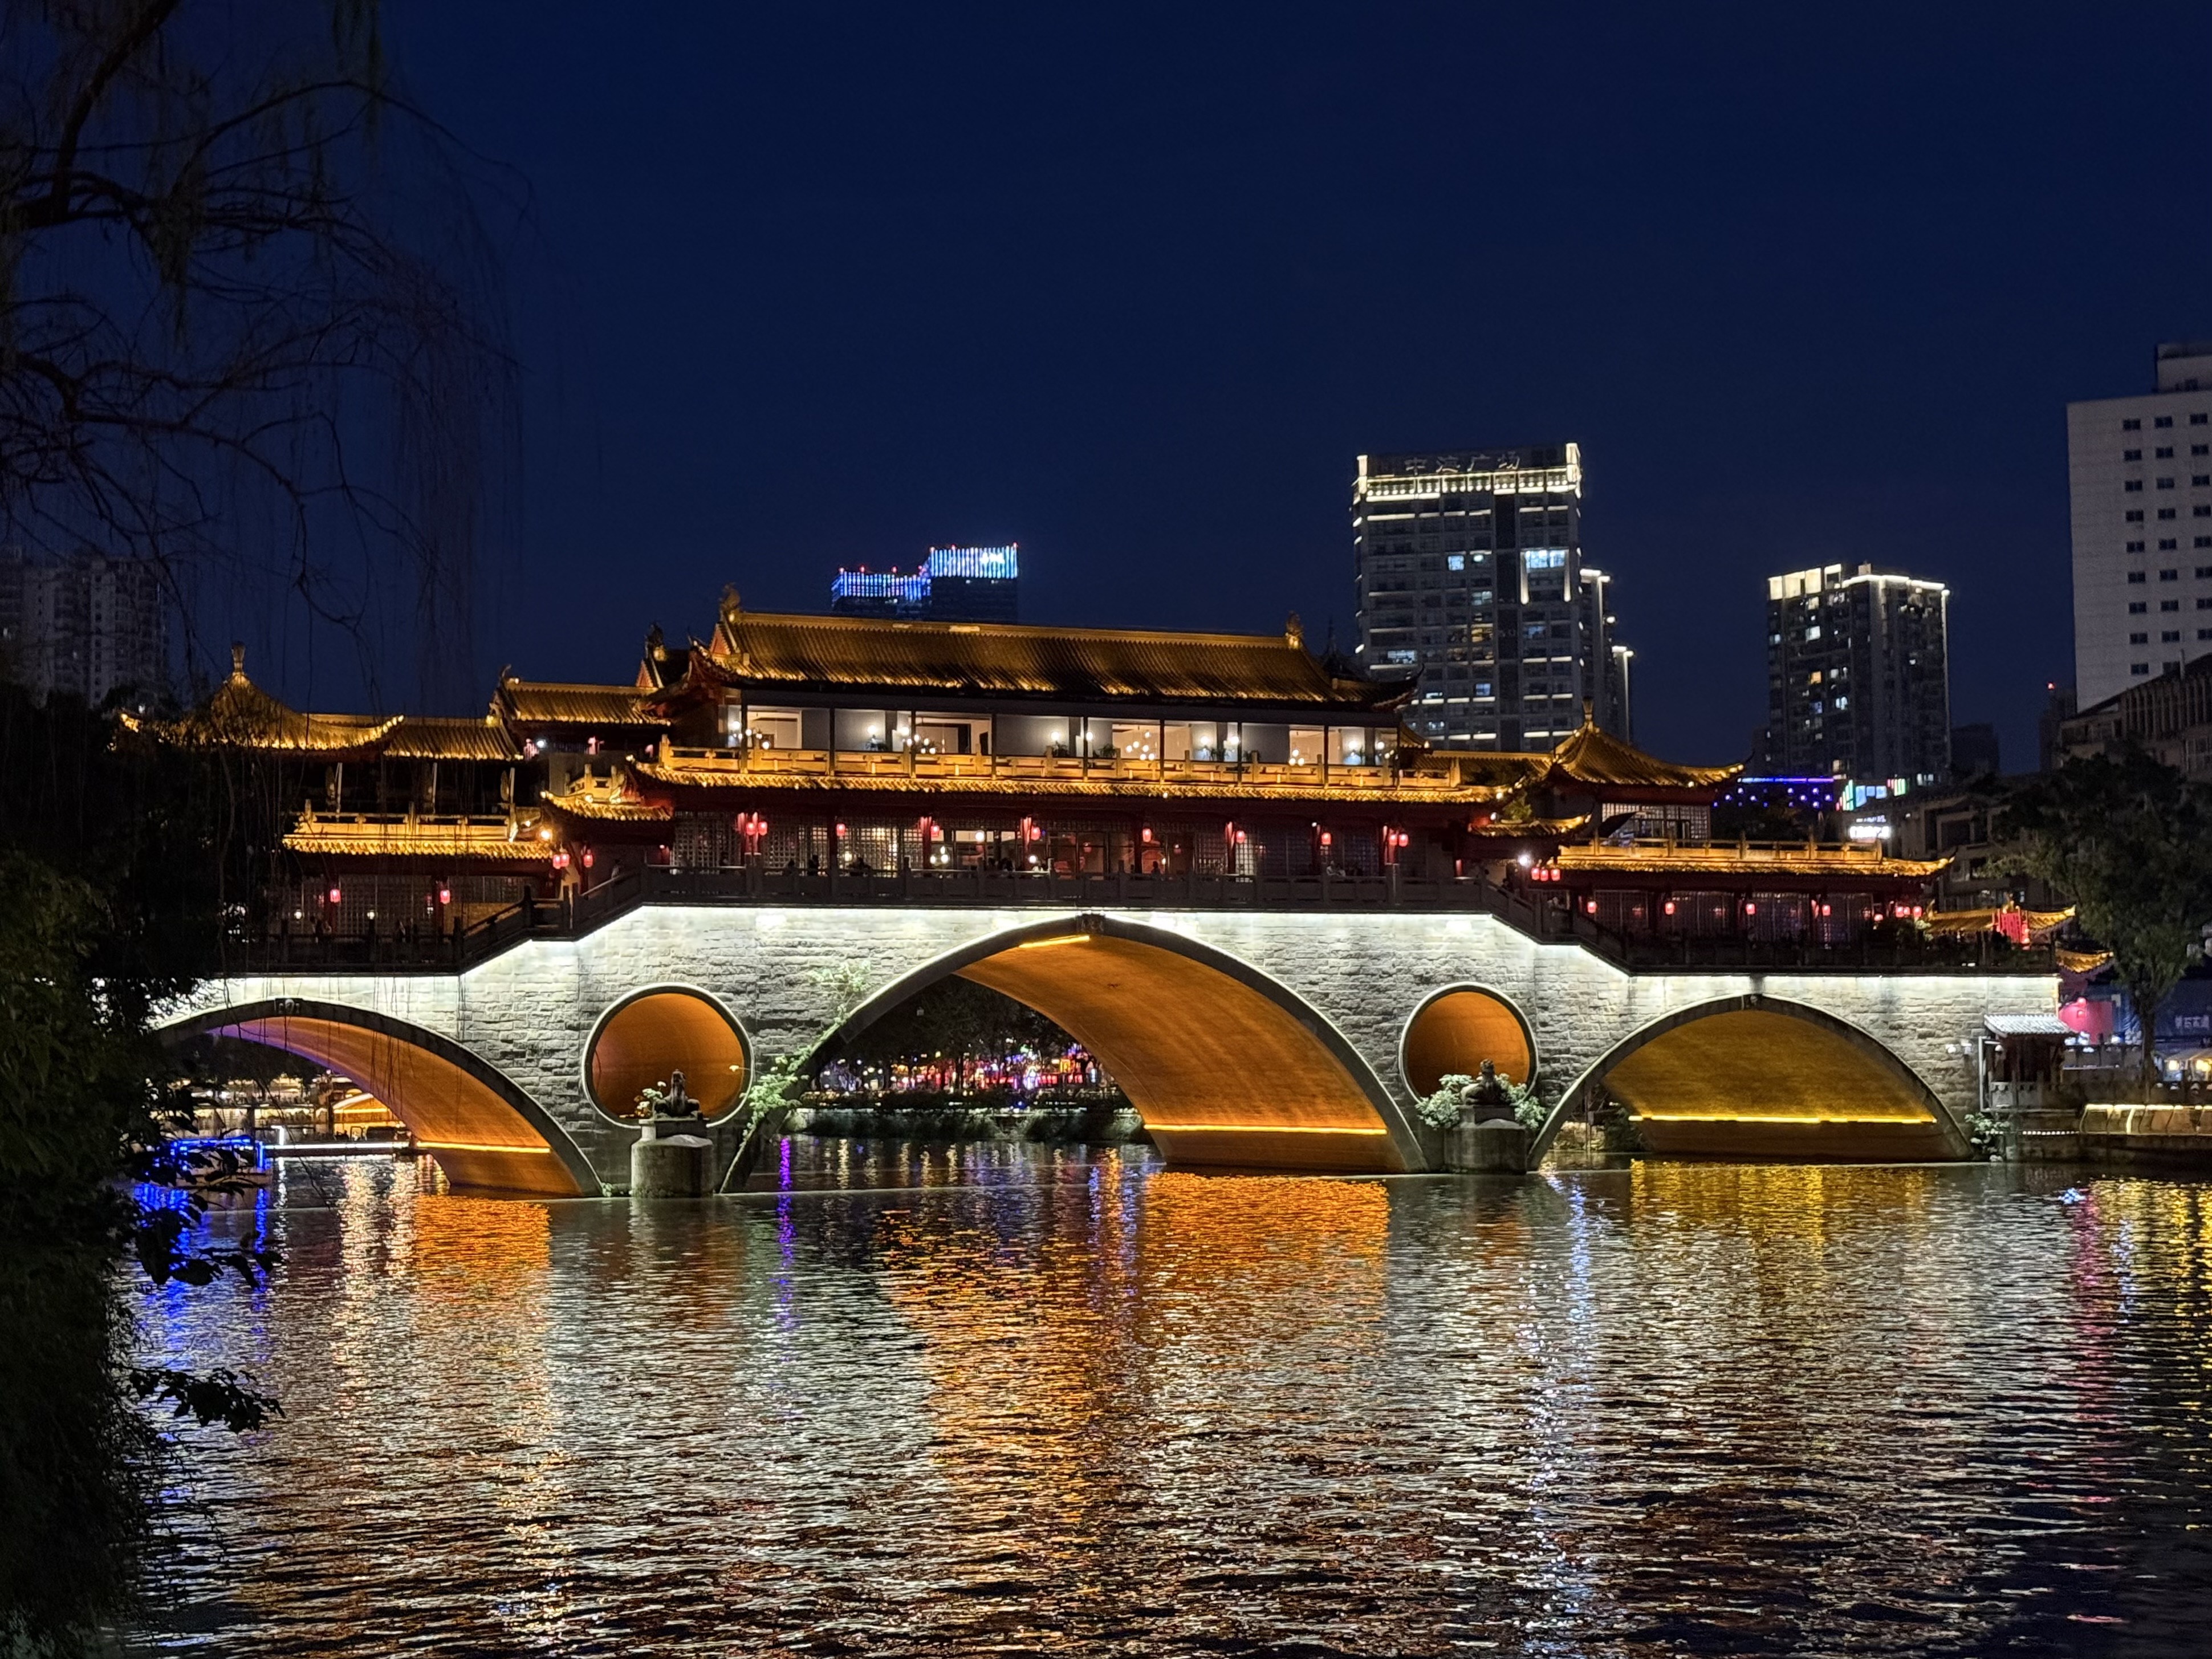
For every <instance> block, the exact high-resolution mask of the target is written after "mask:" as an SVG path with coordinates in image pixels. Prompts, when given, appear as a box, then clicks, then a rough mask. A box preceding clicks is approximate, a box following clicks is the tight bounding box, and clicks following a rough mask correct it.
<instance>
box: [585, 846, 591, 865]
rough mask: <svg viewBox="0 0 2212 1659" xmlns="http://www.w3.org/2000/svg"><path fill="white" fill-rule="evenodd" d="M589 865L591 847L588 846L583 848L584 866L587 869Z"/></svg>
mask: <svg viewBox="0 0 2212 1659" xmlns="http://www.w3.org/2000/svg"><path fill="white" fill-rule="evenodd" d="M591 867H592V849H591V848H588V847H586V848H585V849H584V868H586V870H588V869H590V868H591Z"/></svg>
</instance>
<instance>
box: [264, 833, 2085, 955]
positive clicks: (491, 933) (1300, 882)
mask: <svg viewBox="0 0 2212 1659" xmlns="http://www.w3.org/2000/svg"><path fill="white" fill-rule="evenodd" d="M646 904H661V905H702V906H708V905H740V904H750V905H770V906H773V905H792V906H794V907H803V908H813V907H822V906H843V905H852V906H863V905H892V904H896V905H906V906H915V905H943V906H947V907H957V908H976V907H981V908H992V909H1022V908H1037V909H1058V910H1077V909H1132V908H1133V909H1170V910H1172V909H1194V910H1269V911H1287V912H1293V913H1295V912H1299V911H1305V910H1331V911H1339V910H1342V911H1357V910H1374V911H1385V910H1390V911H1416V912H1422V911H1425V912H1431V913H1442V914H1455V915H1492V916H1495V917H1497V918H1498V920H1499V921H1503V922H1504V923H1505V924H1506V925H1507V926H1509V927H1513V928H1515V929H1516V931H1518V932H1520V933H1524V934H1526V935H1528V937H1530V938H1532V939H1538V940H1541V941H1545V942H1547V943H1552V942H1556V943H1562V944H1574V945H1580V946H1582V947H1583V949H1585V950H1588V951H1591V952H1593V953H1594V954H1595V955H1597V956H1600V957H1603V958H1605V959H1606V960H1607V961H1609V962H1612V963H1616V964H1617V965H1619V966H1620V967H1623V968H1626V969H1663V968H1691V969H1708V970H1724V969H1827V970H1838V971H1850V970H1857V969H1878V970H1881V971H1885V972H1911V971H1915V970H1920V971H1929V972H1956V971H1959V970H1960V969H1986V970H1991V971H2000V972H2026V973H2050V972H2052V971H2055V964H2054V963H2053V960H2052V957H2051V952H2050V951H2048V950H2046V949H2034V948H2031V949H2020V948H2017V947H2012V946H2010V945H2006V944H2004V943H2003V942H2002V941H1999V940H1998V939H1996V936H1995V935H1970V936H1966V937H1964V938H1960V937H1955V936H1954V937H1948V938H1938V939H1921V938H1918V937H1917V936H1915V935H1911V934H1907V935H1905V936H1902V937H1900V938H1896V939H1860V940H1857V941H1852V942H1850V943H1845V944H1838V945H1820V944H1819V943H1817V942H1816V941H1813V940H1809V939H1773V940H1768V939H1699V938H1692V937H1690V936H1688V935H1676V934H1661V935H1650V934H1644V935H1624V934H1622V933H1618V932H1615V931H1614V930H1613V929H1611V928H1608V927H1604V926H1602V925H1601V924H1600V923H1599V922H1598V921H1597V920H1596V919H1595V917H1592V916H1589V915H1584V914H1583V913H1582V912H1580V911H1578V910H1577V909H1574V908H1571V907H1570V906H1566V905H1562V904H1559V903H1557V902H1547V898H1545V897H1542V896H1530V895H1528V894H1526V893H1522V892H1517V891H1515V890H1510V889H1507V888H1502V887H1493V886H1492V885H1491V884H1489V883H1487V882H1485V881H1481V880H1479V879H1461V878H1449V877H1446V878H1431V877H1420V876H1410V875H1406V874H1404V873H1402V872H1399V871H1397V870H1390V871H1388V872H1384V873H1383V874H1380V875H1369V876H1346V875H1318V876H1255V875H1207V874H1200V873H1198V872H1192V873H1189V874H1186V875H1181V876H1166V875H1152V876H1147V875H1139V874H1136V873H1134V872H1128V871H1121V872H1113V873H1109V874H1104V875H1097V874H1089V875H1072V876H1071V875H1059V874H1055V873H1053V872H1048V871H1015V870H987V869H980V868H978V869H969V870H945V871H933V870H932V871H915V870H903V871H898V872H869V873H866V874H856V873H854V872H849V871H836V872H829V871H818V872H809V871H805V870H799V869H793V868H787V869H783V870H769V869H765V868H763V867H762V866H760V865H759V864H758V862H757V861H756V862H755V863H753V864H750V865H747V866H735V867H731V868H726V869H719V870H676V869H670V868H667V867H665V866H653V865H647V866H643V867H641V868H637V869H630V870H624V871H623V872H620V873H618V874H615V875H611V876H610V877H608V878H605V879H604V880H602V881H600V882H599V884H597V885H595V886H593V887H592V888H591V889H589V890H585V891H572V892H570V893H569V894H568V895H566V896H563V897H562V898H560V899H557V900H547V899H524V900H522V901H521V902H519V903H516V904H513V905H509V906H507V908H504V909H501V910H498V911H495V912H493V913H492V914H490V915H486V916H483V917H482V918H480V919H478V920H477V921H474V922H472V923H470V924H468V925H465V926H462V925H458V924H457V925H456V926H455V927H453V928H452V929H450V930H448V931H444V932H440V931H436V930H433V929H427V928H421V927H399V928H397V929H392V930H387V931H385V932H381V933H378V932H373V931H372V932H366V933H331V932H327V931H318V932H302V933H289V932H287V931H283V929H282V928H279V929H278V930H276V931H272V932H270V933H267V934H264V935H260V936H244V937H236V938H234V939H231V940H230V941H229V942H228V948H227V950H226V952H225V957H226V960H225V963H224V967H225V969H226V970H228V971H240V970H259V969H341V970H361V971H389V970H409V969H413V970H418V971H426V972H437V971H446V972H450V971H453V970H454V969H461V968H466V967H469V966H471V965H472V964H473V963H479V962H483V961H484V960H486V959H488V958H489V957H494V956H496V955H498V954H499V953H500V952H501V951H505V950H507V949H508V948H510V947H512V946H513V945H517V944H520V943H521V942H522V941H524V940H526V939H577V938H580V937H581V936H583V935H584V934H586V933H592V932H594V931H595V930H597V929H598V928H599V927H605V925H606V924H607V923H609V922H611V921H614V920H615V919H616V918H617V917H619V916H621V915H625V914H627V913H628V912H629V911H631V910H634V909H635V908H638V907H640V906H641V905H646Z"/></svg>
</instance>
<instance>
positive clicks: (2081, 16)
mask: <svg viewBox="0 0 2212 1659" xmlns="http://www.w3.org/2000/svg"><path fill="white" fill-rule="evenodd" d="M1804 10H1805V9H1801V8H1778V7H1766V6H1762V7H1757V8H1746V9H1740V10H1728V11H1723V10H1721V9H1712V8H1676V7H1668V8H1658V7H1647V6H1638V7H1622V8H1615V9H1607V8H1594V7H1589V6H1584V7H1576V8H1564V7H1525V6H1524V7H1516V8H1512V9H1477V8H1474V7H1465V6H1462V7H1450V8H1437V9H1421V8H1416V7H1390V8H1385V7H1380V6H1376V7H1363V8H1345V9H1336V10H1318V9H1291V8H1288V7H1283V6H1272V7H1267V8H1255V9H1250V10H1249V11H1244V12H1241V13H1235V12H1231V11H1230V10H1228V9H1225V8H1218V7H1192V6H1188V5H1186V6H1179V7H1175V8H1168V9H1158V10H1150V11H1146V10H1139V9H1134V8H1130V7H1121V8H1110V9H1109V8H1092V9H1078V8H1073V7H1066V6H1059V7H1037V8H1022V9H1014V8H1008V9H1005V10H1002V11H996V12H975V11H968V10H964V9H963V10H958V11H951V10H946V9H941V8H935V7H910V8H902V9H897V10H884V11H872V10H869V9H862V8H855V7H847V8H840V9H824V8H785V9H770V8H764V7H763V8H751V7H747V8H728V9H706V8H702V9H698V15H695V16H693V17H690V18H688V19H678V18H676V17H674V16H672V15H668V14H667V13H665V12H661V11H657V10H649V9H644V8H624V9H616V10H611V9H608V8H606V7H604V6H583V5H541V6H538V7H535V8H532V9H528V10H526V11H525V12H517V11H515V10H513V9H509V8H504V7H498V8H495V7H489V6H483V7H475V8H457V7H453V6H451V5H449V4H445V5H433V4H429V3H427V0H404V3H401V4H398V5H397V6H394V7H391V8H389V9H387V12H386V27H387V31H388V34H389V37H390V45H391V49H392V54H393V58H394V60H395V62H396V64H397V65H398V72H399V75H400V76H401V77H402V80H403V82H404V84H405V85H406V86H407V87H408V88H409V89H410V90H411V91H412V92H413V93H414V94H416V95H417V96H418V97H419V98H420V99H421V100H422V101H423V102H424V103H426V104H427V105H428V106H429V107H430V108H431V109H433V110H434V111H435V112H437V113H438V114H439V115H440V116H441V118H444V119H445V120H447V122H449V123H450V124H451V125H452V126H453V128H454V129H455V130H456V131H458V132H459V134H460V135H461V136H462V137H465V139H466V140H467V142H468V143H471V145H473V146H475V147H476V148H477V149H479V150H481V151H482V152H483V153H484V154H486V155H489V156H492V157H495V158H497V159H498V160H499V161H501V162H504V163H506V164H507V165H508V166H510V167H512V168H513V169H514V170H515V173H516V174H517V175H518V176H519V177H520V178H521V179H526V180H527V182H528V185H529V187H530V190H531V191H532V204H533V207H532V218H531V222H530V224H529V226H528V228H526V230H525V231H524V232H523V233H521V234H519V235H517V236H515V237H514V238H513V240H512V243H511V245H510V249H509V253H508V259H509V267H510V271H511V274H512V276H513V285H514V291H515V293H516V295H517V299H516V302H515V304H516V311H515V319H516V337H517V341H518V343H519V346H520V350H521V354H522V358H523V362H524V365H525V371H526V380H525V389H526V420H525V428H526V429H525V433H524V444H523V447H522V455H523V472H522V477H521V481H520V489H521V490H522V497H521V500H520V502H519V504H518V507H519V511H517V512H516V513H515V514H514V515H513V522H514V523H515V524H516V525H517V526H519V529H520V542H521V545H522V551H521V552H520V555H519V556H514V557H512V558H510V559H508V560H507V561H505V562H503V563H502V564H501V567H500V568H498V569H496V570H495V571H493V572H491V573H490V574H489V576H488V579H487V594H488V603H487V605H486V606H485V620H484V623H483V625H482V627H481V629H480V636H481V637H480V650H479V654H480V656H481V657H482V658H483V676H484V678H485V681H486V685H487V689H489V676H490V673H491V671H493V670H495V669H496V668H497V666H498V665H499V664H500V663H501V662H505V661H511V662H513V664H515V665H516V666H517V667H518V669H519V670H520V671H522V672H524V673H526V674H528V675H531V676H533V677H542V678H628V676H629V674H630V673H631V672H632V671H634V669H635V661H636V652H637V647H638V641H639V639H640V637H641V634H642V632H643V630H644V629H645V627H646V625H647V623H651V622H653V621H656V620H657V621H659V622H660V623H663V624H665V627H666V628H667V629H668V631H669V632H670V633H671V635H676V636H678V637H680V636H682V635H684V634H686V633H699V634H704V633H705V632H706V630H707V629H708V628H709V627H710V626H711V625H712V621H713V616H714V599H715V596H716V594H717V593H718V592H720V588H721V586H722V585H723V584H724V583H725V582H733V583H735V584H736V585H737V586H738V588H739V589H740V591H741V592H742V593H743V594H744V599H745V602H746V603H747V605H750V606H754V607H757V608H760V609H770V608H791V609H805V610H819V609H823V608H825V607H826V604H827V584H828V581H829V574H830V572H831V570H832V569H833V568H835V567H836V565H837V564H838V563H839V562H866V563H870V564H874V565H878V566H880V565H886V564H892V563H898V564H902V565H905V564H911V563H912V562H915V559H916V558H917V557H918V556H920V555H921V552H922V550H924V549H925V548H926V547H927V545H928V544H931V543H932V542H933V541H934V542H945V541H960V542H1000V541H1007V540H1015V541H1018V542H1019V543H1020V544H1021V545H1022V550H1023V554H1024V562H1025V580H1024V606H1025V618H1026V619H1027V620H1031V621H1036V622H1041V623H1109V624H1110V623H1134V624H1146V625H1157V626H1166V627H1178V628H1180V627H1188V628H1223V629H1249V630H1254V631H1261V630H1271V629H1277V628H1279V627H1280V626H1281V625H1282V622H1283V618H1284V616H1285V613H1286V612H1288V611H1293V610H1295V611H1298V612H1300V613H1301V614H1302V615H1303V617H1304V620H1305V622H1306V624H1307V629H1308V636H1309V638H1310V639H1313V640H1315V641H1319V640H1320V639H1321V638H1322V635H1324V634H1325V632H1326V630H1327V629H1328V626H1329V623H1330V622H1331V620H1332V619H1334V623H1335V625H1336V628H1337V629H1338V633H1339V636H1340V640H1341V641H1342V642H1343V643H1344V644H1346V646H1347V647H1348V646H1349V645H1350V644H1351V643H1352V639H1353V633H1352V553H1351V537H1350V531H1349V528H1348V524H1347V511H1346V509H1347V501H1348V495H1349V489H1350V480H1351V477H1352V468H1353V458H1354V457H1355V456H1356V455H1358V453H1361V452H1362V451H1391V450H1405V449H1424V448H1449V447H1464V446H1487V445H1505V444H1522V443H1534V442H1551V441H1560V440H1566V439H1572V440H1576V441H1579V442H1580V443H1581V444H1582V446H1583V459H1584V462H1585V465H1586V468H1587V483H1586V489H1587V494H1586V498H1585V499H1586V502H1587V517H1586V520H1585V523H1586V538H1585V540H1586V548H1587V552H1588V556H1589V559H1590V560H1591V561H1592V562H1595V563H1597V564H1599V565H1601V567H1603V568H1606V569H1607V570H1610V571H1612V572H1613V573H1614V574H1615V575H1616V577H1617V583H1616V592H1617V596H1618V598H1617V606H1616V609H1617V611H1618V614H1619V616H1620V629H1621V633H1622V635H1623V636H1624V637H1625V638H1626V640H1627V641H1629V642H1630V643H1632V645H1634V646H1635V647H1636V648H1637V652H1638V657H1637V664H1638V675H1639V679H1638V685H1637V735H1638V739H1639V741H1641V742H1642V743H1644V744H1645V745H1646V746H1648V747H1650V748H1654V749H1656V750H1660V751H1662V752H1663V753H1666V754H1668V755H1671V756H1674V757H1680V758H1683V759H1699V760H1714V761H1719V760H1732V759H1736V758H1740V757H1741V756H1742V755H1743V753H1744V751H1745V750H1746V747H1747V743H1748V741H1749V738H1750V734H1751V732H1752V731H1753V728H1754V727H1755V726H1757V725H1758V724H1759V721H1760V720H1761V718H1762V716H1763V712H1764V698H1765V659H1764V629H1763V606H1764V603H1765V586H1764V580H1763V579H1764V578H1765V576H1766V575H1767V574H1770V573H1772V572H1777V571H1781V570H1785V569H1792V568H1800V567H1802V566H1805V565H1810V564H1814V563H1823V562H1831V561H1838V560H1844V561H1857V560H1869V561H1873V562H1880V563H1885V564H1893V565H1899V566H1902V567H1904V568H1906V569H1909V570H1911V571H1912V572H1913V573H1915V574H1922V575H1928V576H1934V577H1939V578H1941V579H1942V580H1946V581H1948V582H1949V583H1950V584H1951V586H1952V588H1953V592H1954V599H1953V611H1952V629H1953V631H1952V641H1953V647H1954V666H1953V681H1952V684H1953V701H1954V720H1958V721H1959V722H1961V723H1964V722H1966V721H1970V720H1996V721H1997V722H1998V723H1999V726H2000V727H2001V730H2002V738H2003V741H2004V744H2005V753H2006V758H2007V763H2008V765H2010V766H2012V767H2015V768H2018V767H2021V766H2023V765H2032V764H2033V725H2034V716H2035V712H2036V709H2037V708H2039V705H2040V702H2041V700H2042V688H2043V684H2044V682H2045V680H2046V679H2048V678H2051V677H2053V676H2054V675H2055V676H2059V677H2063V676H2065V675H2067V674H2069V672H2070V664H2071V647H2070V641H2071V624H2070V621H2069V593H2068V574H2067V573H2068V552H2067V523H2066V477H2065V450H2064V405H2065V403H2066V402H2067V400H2068V399H2069V398H2084V397H2101V396H2111V395H2116V394H2120V393H2125V392H2136V391H2143V390H2148V388H2149V386H2150V376H2151V359H2152V350H2153V348H2154V346H2155V345H2156V344H2157V343H2158V342H2160V340H2165V339H2173V338H2185V337H2194V336H2212V211H2208V209H2212V202H2208V199H2207V194H2208V190H2212V167H2208V165H2207V162H2208V157H2212V145H2208V137H2212V98H2208V97H2207V95H2206V92H2205V79H2204V76H2205V66H2206V64H2208V63H2212V7H2208V6H2204V5H2202V4H2197V5H2192V6H2179V5H2176V6H2171V7H2150V6H2136V7H2126V8H2119V7H2097V8H2089V7H2083V8H2080V9H2075V10H2074V11H2072V12H2071V13H2070V14H2069V13H2062V12H2059V11H2057V10H2052V9H2044V10H2040V11H2026V10H2021V9H2008V8H1996V7H1992V8H1989V9H1985V10H1983V11H1981V12H1979V13H1978V14H1976V15H1966V13H1965V12H1964V11H1963V10H1962V9H1959V8H1953V7H1941V6H1921V7H1913V8H1899V9H1885V10H1879V11H1877V10H1875V9H1865V8H1854V9H1849V10H1845V9H1827V10H1826V13H1825V14H1824V15H1823V16H1822V17H1821V18H1820V19H1818V20H1814V19H1810V18H1808V17H1807V16H1805V15H1802V13H1803V12H1804Z"/></svg>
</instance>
